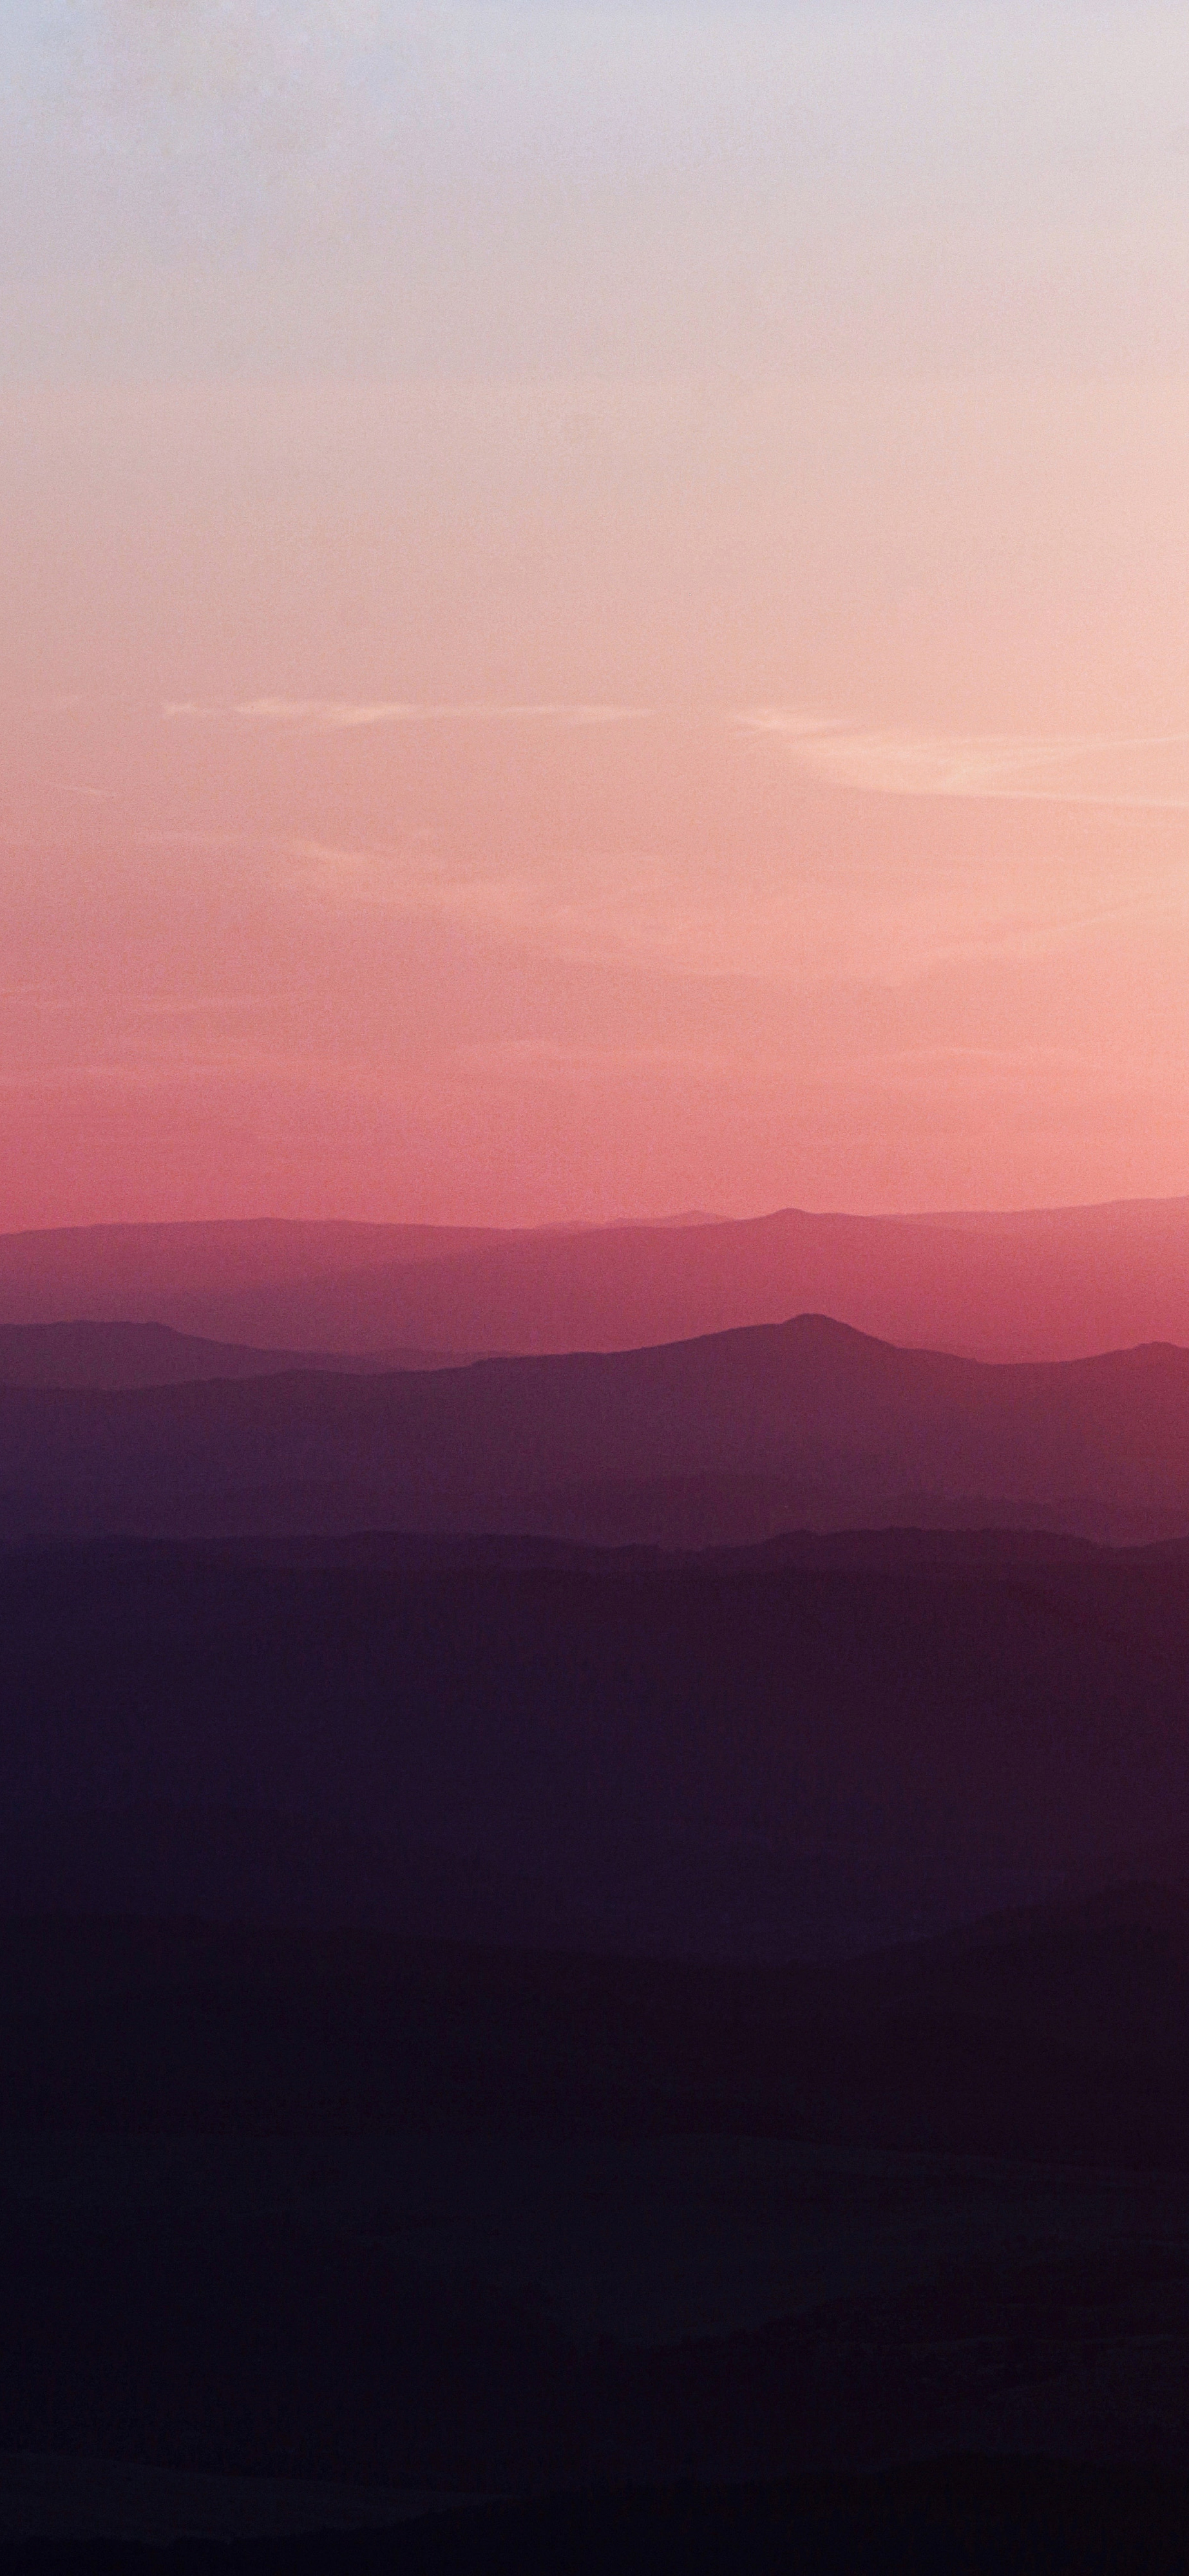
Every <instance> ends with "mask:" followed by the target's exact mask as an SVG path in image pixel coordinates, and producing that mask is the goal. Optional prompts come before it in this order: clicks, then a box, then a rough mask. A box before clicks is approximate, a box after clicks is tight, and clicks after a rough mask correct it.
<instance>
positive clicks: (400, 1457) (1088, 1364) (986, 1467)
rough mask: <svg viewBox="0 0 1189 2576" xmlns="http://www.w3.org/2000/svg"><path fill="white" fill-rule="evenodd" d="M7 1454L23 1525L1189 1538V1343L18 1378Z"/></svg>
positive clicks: (801, 1345)
mask: <svg viewBox="0 0 1189 2576" xmlns="http://www.w3.org/2000/svg"><path fill="white" fill-rule="evenodd" d="M0 1462H2V1463H0V1533H2V1534H6V1535H9V1536H13V1537H19V1536H21V1535H22V1534H24V1533H26V1532H30V1531H37V1530H42V1531H53V1530H76V1531H90V1532H94V1533H96V1534H98V1533H99V1532H102V1531H104V1530H127V1531H139V1532H142V1533H149V1532H162V1533H164V1532H167V1531H174V1532H178V1533H182V1532H203V1533H209V1534H212V1535H213V1534H217V1533H220V1532H223V1533H227V1534H230V1533H234V1532H242V1533H248V1532H252V1531H256V1532H260V1533H262V1534H263V1533H268V1532H281V1531H290V1532H298V1531H301V1530H303V1529H308V1530H335V1529H337V1530H340V1531H350V1530H357V1529H360V1528H366V1527H377V1528H383V1527H389V1528H397V1529H400V1528H405V1529H423V1530H433V1529H437V1530H442V1531H450V1530H455V1531H459V1530H491V1531H499V1530H503V1531H518V1530H529V1531H536V1532H538V1533H541V1534H548V1533H551V1532H552V1533H554V1534H556V1535H559V1536H562V1535H564V1536H566V1537H570V1538H574V1539H594V1540H596V1541H599V1542H601V1543H607V1542H613V1543H623V1542H629V1541H633V1540H646V1541H647V1540H660V1541H663V1540H664V1539H665V1538H666V1537H673V1536H676V1537H678V1538H683V1539H685V1540H686V1541H687V1543H688V1542H689V1541H690V1540H692V1541H693V1542H694V1543H699V1544H702V1545H711V1544H718V1545H721V1544H729V1543H733V1542H738V1541H744V1542H746V1541H748V1540H752V1539H757V1538H761V1537H765V1536H767V1535H769V1534H771V1533H772V1532H773V1530H774V1528H779V1526H780V1525H781V1521H782V1520H783V1522H784V1523H785V1525H787V1524H788V1523H789V1522H790V1521H804V1522H807V1523H809V1524H812V1523H813V1522H814V1521H815V1520H816V1519H818V1518H819V1516H820V1517H821V1518H823V1519H824V1521H825V1525H826V1526H829V1525H831V1524H832V1523H836V1522H837V1521H838V1519H839V1517H840V1516H842V1517H843V1518H844V1519H845V1520H847V1521H849V1522H852V1523H855V1522H859V1523H865V1522H866V1523H869V1522H870V1521H872V1520H873V1519H874V1520H878V1519H880V1518H881V1517H883V1518H887V1519H890V1520H892V1521H896V1522H905V1521H909V1522H912V1521H920V1520H925V1521H933V1520H936V1519H937V1518H938V1517H940V1518H941V1519H942V1520H943V1521H944V1520H946V1519H949V1520H950V1521H953V1520H964V1521H966V1522H967V1523H970V1522H974V1523H975V1524H976V1525H978V1524H982V1525H986V1524H988V1523H991V1524H993V1523H995V1522H996V1521H999V1520H1003V1521H1006V1522H1008V1523H1011V1522H1013V1521H1019V1520H1021V1519H1027V1518H1028V1517H1029V1516H1037V1517H1038V1518H1039V1522H1040V1525H1041V1526H1042V1527H1049V1528H1053V1527H1056V1528H1058V1529H1061V1528H1064V1529H1066V1530H1069V1531H1073V1532H1079V1533H1081V1534H1085V1535H1090V1536H1105V1537H1110V1536H1116V1535H1117V1536H1123V1537H1127V1538H1135V1539H1139V1538H1141V1537H1149V1538H1153V1539H1154V1538H1158V1537H1163V1536H1166V1535H1172V1534H1173V1533H1174V1532H1176V1531H1178V1530H1183V1529H1189V1352H1186V1351H1181V1350H1176V1349H1172V1348H1170V1347H1164V1346H1153V1347H1151V1348H1147V1349H1141V1350H1135V1351H1122V1352H1115V1353H1112V1354H1110V1355H1108V1356H1107V1357H1105V1358H1102V1359H1097V1360H1083V1361H1076V1362H1073V1361H1071V1362H1063V1363H1037V1364H1033V1365H1021V1366H1013V1367H1008V1366H992V1365H987V1364H985V1363H982V1362H978V1361H970V1360H960V1359H954V1358H951V1357H948V1356H946V1355H943V1354H939V1353H937V1352H925V1351H904V1350H896V1349H893V1348H892V1347H891V1346H890V1345H889V1344H887V1343H882V1342H876V1341H872V1340H871V1339H870V1338H869V1337H867V1336H865V1335H863V1334H861V1333H856V1332H853V1331H851V1330H850V1329H849V1327H847V1326H845V1325H840V1324H836V1323H833V1322H831V1321H830V1320H829V1319H828V1318H826V1317H822V1316H812V1315H807V1316H801V1317H798V1318H797V1319H796V1320H795V1321H793V1322H791V1323H788V1324H783V1325H761V1326H755V1327H752V1328H750V1329H749V1330H746V1331H739V1332H734V1333H722V1334H716V1335H713V1336H711V1337H710V1338H709V1339H707V1340H705V1341H699V1342H683V1343H674V1344H669V1345H667V1346H665V1347H663V1348H661V1349H658V1350H643V1351H620V1352H614V1353H605V1354H601V1353H573V1354H570V1355H568V1356H566V1357H559V1358H543V1359H519V1360H487V1361H481V1362H478V1363H475V1364H474V1365H472V1366H471V1367H469V1368H455V1369H448V1370H441V1371H429V1372H425V1373H413V1372H406V1373H404V1374H397V1375H383V1376H372V1377H358V1376H341V1375H335V1374H332V1373H330V1372H327V1371H319V1372H314V1371H304V1372H301V1373H294V1374H291V1375H282V1376H273V1377H259V1378H252V1379H248V1380H245V1381H242V1382H239V1383H235V1382H232V1381H229V1380H215V1381H211V1382H209V1383H205V1384H191V1385H184V1386H176V1387H151V1388H141V1389H135V1390H131V1391H121V1392H114V1393H113V1392H96V1391H91V1390H76V1389H60V1388H49V1389H46V1388H21V1387H0ZM691 1498H692V1508H693V1526H692V1527H690V1526H686V1525H685V1524H686V1523H688V1521H689V1518H690V1512H691ZM922 1506H924V1508H922ZM774 1512H775V1514H776V1515H777V1517H776V1518H775V1520H774V1517H773V1515H774ZM675 1515H676V1526H674V1516H675Z"/></svg>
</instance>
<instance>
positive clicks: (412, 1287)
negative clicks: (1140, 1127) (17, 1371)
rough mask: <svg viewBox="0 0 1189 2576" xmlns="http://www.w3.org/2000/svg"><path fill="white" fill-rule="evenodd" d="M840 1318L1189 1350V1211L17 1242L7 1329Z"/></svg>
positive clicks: (586, 1334) (1000, 1341)
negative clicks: (87, 1324)
mask: <svg viewBox="0 0 1189 2576" xmlns="http://www.w3.org/2000/svg"><path fill="white" fill-rule="evenodd" d="M798 1313H823V1314H829V1315H832V1316H834V1317H836V1318H837V1319H838V1321H840V1322H842V1323H848V1324H851V1325H853V1326H854V1327H855V1328H856V1329H857V1330H859V1331H862V1332H866V1333H870V1334H872V1335H873V1336H875V1337H876V1338H877V1339H882V1340H886V1341H893V1342H898V1343H900V1344H902V1345H906V1346H915V1347H919V1348H930V1349H937V1350H946V1351H952V1352H958V1353H960V1354H967V1355H972V1356H975V1357H980V1358H984V1359H998V1360H1043V1359H1072V1358H1078V1357H1089V1356H1092V1355H1094V1354H1096V1353H1099V1352H1102V1351H1107V1350H1117V1349H1126V1348H1130V1347H1132V1346H1134V1345H1136V1344H1138V1343H1141V1342H1152V1341H1172V1342H1180V1343H1185V1344H1189V1199H1162V1200H1126V1201H1120V1202H1118V1203H1116V1204H1114V1205H1107V1206H1102V1207H1088V1208H1050V1209H1039V1210H1033V1211H1024V1212H1021V1213H1014V1214H1013V1213H1007V1214H1000V1213H991V1214H977V1213H976V1214H971V1215H961V1214H958V1215H953V1214H947V1215H944V1216H917V1217H902V1216H875V1217H872V1216H839V1215H830V1214H815V1213H809V1212H806V1211H805V1210H802V1209H796V1208H786V1209H782V1210H779V1211H777V1212H776V1213H775V1214H773V1215H769V1216H763V1217H755V1218H746V1219H738V1220H735V1219H732V1220H726V1219H712V1218H705V1217H703V1216H701V1215H699V1214H697V1213H694V1214H692V1215H690V1216H689V1217H688V1218H686V1219H684V1220H682V1221H680V1222H676V1223H668V1224H622V1225H607V1226H586V1227H579V1226H574V1227H564V1226H563V1227H544V1228H538V1229H536V1230H525V1229H521V1230H504V1231H498V1230H494V1229H490V1228H487V1229H484V1228H477V1227H436V1226H415V1225H363V1224H346V1223H333V1222H308V1223H305V1222H300V1223H299V1222H280V1221H270V1220H244V1221H240V1222H231V1221H227V1222H220V1223H211V1224H189V1225H158V1226H141V1225H128V1226H95V1227H80V1228H67V1229H64V1230H61V1231H58V1232H45V1233H28V1234H10V1235H4V1236H0V1323H5V1322H6V1323H13V1324H18V1323H21V1324H35V1323H41V1324H44V1323H51V1322H77V1321H79V1320H89V1321H95V1322H102V1321H109V1322H126V1323H131V1322H140V1323H146V1322H152V1323H158V1324H169V1325H172V1326H173V1327H174V1328H175V1329H176V1330H177V1331H179V1332H183V1333H187V1334H193V1335H198V1336H202V1337H206V1338H213V1339H216V1340H221V1341H230V1342H233V1343H239V1344H245V1343H247V1344H256V1345H259V1346H261V1347H265V1348H270V1349H277V1348H281V1349H286V1350H311V1351H318V1352H322V1353H325V1352H327V1351H356V1352H363V1351H371V1352H380V1353H384V1352H392V1351H422V1350H426V1351H431V1352H489V1353H490V1352H508V1353H532V1352H559V1351H570V1350H621V1349H627V1348H629V1347H640V1348H642V1347H647V1346H651V1345H655V1344H658V1343H661V1342H674V1341H687V1340H693V1339H697V1338H701V1337H703V1336H705V1335H707V1334H711V1333H718V1332H724V1331H729V1330H732V1329H734V1328H736V1327H738V1326H740V1325H746V1324H761V1323H779V1322H781V1321H783V1320H784V1319H785V1318H786V1317H788V1316H789V1315H794V1314H798Z"/></svg>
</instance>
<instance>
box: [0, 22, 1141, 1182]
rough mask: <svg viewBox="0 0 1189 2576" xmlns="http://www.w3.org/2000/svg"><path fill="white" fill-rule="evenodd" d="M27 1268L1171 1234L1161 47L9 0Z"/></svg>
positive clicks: (4, 1058) (1, 1001)
mask: <svg viewBox="0 0 1189 2576" xmlns="http://www.w3.org/2000/svg"><path fill="white" fill-rule="evenodd" d="M0 239H2V240H3V242H4V245H5V255H4V258H3V261H2V262H0V487H2V489H3V493H4V507H3V510H2V511H0V596H2V597H3V599H4V602H5V615H4V618H3V620H2V621H0V748H2V754H3V758H2V762H0V1227H4V1226H19V1225H37V1224H54V1223H69V1222H87V1221H95V1220H100V1219H103V1218H119V1217H123V1218H139V1217H146V1218H147V1217H169V1216H189V1215H218V1214H248V1213H257V1212H262V1213H263V1212H268V1213H275V1214H310V1215H318V1214H337V1215H358V1216H376V1217H395V1218H400V1217H409V1218H422V1219H430V1220H432V1219H440V1220H443V1221H459V1222H463V1221H474V1222H495V1223H500V1222H507V1223H524V1222H535V1221H543V1220H548V1219H552V1218H562V1219H564V1218H570V1217H580V1218H599V1217H606V1216H612V1215H617V1214H660V1213H664V1212H665V1211H667V1210H670V1209H677V1208H680V1207H683V1206H688V1205H699V1206H704V1207H709V1208H713V1209H717V1210H721V1211H722V1212H723V1213H736V1212H738V1213H743V1212H746V1211H749V1210H753V1209H758V1208H764V1207H771V1206H776V1205H781V1204H789V1203H798V1204H801V1205H805V1206H815V1207H852V1208H916V1207H920V1208H924V1207H934V1208H937V1207H946V1206H955V1205H956V1206H975V1205H986V1206H1011V1205H1023V1204H1038V1203H1044V1202H1053V1201H1085V1200H1088V1199H1094V1198H1114V1197H1120V1196H1127V1195H1142V1194H1159V1193H1163V1192H1169V1193H1175V1192H1184V1191H1189V649H1187V648H1189V632H1187V627H1189V474H1187V473H1186V461H1187V458H1189V15H1187V14H1186V12H1185V10H1184V9H1183V8H1174V7H1172V6H1165V5H1161V6H1151V5H1144V0H1139V5H1132V6H1130V7H1127V8H1124V7H1121V6H1111V7H1106V6H1103V7H1093V6H1083V7H1073V6H1070V5H1067V0H1056V5H1053V6H1051V7H1048V8H1046V9H1045V10H1043V11H1038V10H1036V9H1035V7H1033V8H1031V9H1024V8H1022V7H1016V6H1014V5H997V6H996V5H989V0H977V5H962V0H949V5H946V6H939V5H918V0H766V4H765V5H750V0H731V5H730V6H729V7H728V6H724V5H720V0H705V5H702V0H670V5H667V6H661V5H652V0H634V5H632V6H630V7H617V6H612V5H607V0H588V5H586V6H581V7H579V6H574V5H571V0H466V5H455V0H438V5H433V6H430V5H426V6H423V7H405V6H402V5H400V0H340V4H339V5H333V6H332V5H329V0H290V5H288V6H281V5H280V0H275V5H273V0H7V6H6V8H5V10H4V12H3V13H2V16H0Z"/></svg>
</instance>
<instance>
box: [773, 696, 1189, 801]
mask: <svg viewBox="0 0 1189 2576" xmlns="http://www.w3.org/2000/svg"><path fill="white" fill-rule="evenodd" d="M734 722H735V724H736V725H737V726H739V727H740V728H741V729H742V730H743V731H745V732H747V733H750V734H752V735H754V736H755V737H756V738H757V739H763V738H767V739H769V740H774V741H777V742H779V743H780V745H781V746H782V748H783V749H784V750H786V751H787V752H788V754H789V755H790V757H791V758H792V759H793V760H794V761H796V763H797V765H798V767H799V768H801V769H803V770H805V771H807V772H808V773H809V774H810V775H811V776H812V777H814V778H816V779H818V780H820V782H821V783H822V784H823V785H824V786H830V787H839V788H851V789H857V790H859V791H860V792H862V793H866V794H868V795H875V796H924V797H936V796H941V797H944V796H949V797H965V798H976V799H990V800H999V801H1003V802H1008V803H1012V804H1021V803H1023V804H1029V803H1037V804H1055V805H1094V806H1118V807H1122V808H1125V809H1128V810H1136V811H1141V812H1151V813H1181V812H1186V811H1189V781H1186V783H1185V784H1184V785H1183V786H1182V785H1179V784H1174V785H1173V786H1172V787H1170V788H1161V787H1158V786H1156V785H1154V784H1148V783H1146V782H1145V781H1144V780H1142V779H1141V780H1140V781H1138V782H1133V781H1131V780H1127V779H1119V778H1117V777H1116V778H1111V777H1109V776H1108V777H1107V779H1106V780H1105V781H1103V780H1102V779H1101V778H1096V777H1095V776H1094V774H1093V773H1094V771H1095V769H1096V768H1097V769H1101V768H1102V766H1103V765H1104V764H1105V765H1106V766H1107V768H1108V769H1109V768H1110V767H1111V765H1113V764H1130V763H1134V762H1135V761H1137V760H1138V761H1139V762H1140V763H1141V764H1143V765H1145V766H1146V767H1148V768H1149V770H1150V768H1151V766H1152V764H1153V763H1154V762H1155V761H1156V760H1157V759H1158V757H1159V755H1161V754H1168V753H1175V752H1189V733H1162V734H1118V735H1095V734H1080V735H1079V734H1053V735H1049V736H1039V737H1038V736H1033V735H1026V734H969V735H962V734H957V735H945V734H926V733H915V732H910V731H907V730H903V731H901V730H897V729H895V728H891V727H889V728H886V729H878V730H877V729H874V728H871V729H867V728H863V727H859V726H852V725H849V724H848V723H847V722H846V720H845V718H843V717H838V716H823V715H819V714H815V713H814V712H813V711H812V710H811V709H808V708H802V707H748V708H740V709H738V710H736V712H735V715H734ZM1079 767H1080V770H1081V775H1080V776H1079V775H1077V774H1076V773H1077V772H1078V770H1079ZM1087 770H1089V771H1090V773H1091V775H1090V776H1089V777H1087V776H1086V774H1085V773H1086V771H1087ZM1071 773H1074V774H1072V775H1071Z"/></svg>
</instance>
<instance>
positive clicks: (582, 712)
mask: <svg viewBox="0 0 1189 2576" xmlns="http://www.w3.org/2000/svg"><path fill="white" fill-rule="evenodd" d="M161 712H162V715H163V716H164V717H165V718H166V719H167V721H172V720H176V719H177V718H179V717H181V718H186V717H188V718H190V719H192V720H195V721H198V722H204V723H219V722H223V723H235V722H239V723H241V724H273V725H295V726H298V727H302V726H304V727H306V728H308V729H310V730H311V731H314V732H318V733H349V732H353V731H355V730H356V729H357V728H359V727H363V726H369V725H404V724H450V723H456V724H532V723H539V724H572V725H599V724H625V723H630V722H632V721H638V720H639V719H640V718H641V717H644V716H647V715H649V714H650V713H651V709H649V708H648V707H621V706H585V705H573V706H571V705H567V704H564V703H558V704H553V703H548V702H546V703H543V704H541V705H531V704H530V705H523V706H521V705H503V704H501V703H498V702H491V703H488V702H487V701H486V700H475V701H473V702H472V701H463V702H461V703H459V704H457V705H441V706H437V705H421V704H418V703H417V702H415V701H413V700H405V699H400V698H392V699H388V698H381V699H375V700H371V699H365V700H363V701H361V702H358V703H357V702H355V701H354V700H352V699H346V698H248V699H244V700H241V701H239V702H238V703H237V704H235V705H232V706H206V705H203V704H202V703H201V702H200V701H198V700H196V699H192V698H181V699H167V700H166V702H165V704H164V705H163V707H162V710H161Z"/></svg>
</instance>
